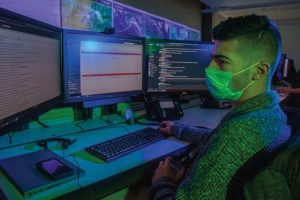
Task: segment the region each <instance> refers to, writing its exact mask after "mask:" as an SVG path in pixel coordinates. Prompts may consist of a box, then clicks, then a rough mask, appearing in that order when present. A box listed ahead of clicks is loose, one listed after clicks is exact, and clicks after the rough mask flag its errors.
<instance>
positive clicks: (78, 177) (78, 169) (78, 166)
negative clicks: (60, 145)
mask: <svg viewBox="0 0 300 200" xmlns="http://www.w3.org/2000/svg"><path fill="white" fill-rule="evenodd" d="M70 156H72V158H73V161H74V162H75V163H76V165H77V170H76V171H77V181H76V184H77V185H78V187H79V188H81V187H82V186H81V185H80V183H79V179H80V165H79V163H78V162H77V160H76V158H75V156H74V154H71V155H70Z"/></svg>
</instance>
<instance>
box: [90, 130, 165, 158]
mask: <svg viewBox="0 0 300 200" xmlns="http://www.w3.org/2000/svg"><path fill="white" fill-rule="evenodd" d="M163 138H164V136H163V135H162V134H161V133H160V132H159V130H158V129H154V128H150V127H148V128H144V129H142V130H138V131H136V132H132V133H130V134H127V135H123V136H121V137H117V138H114V139H112V140H108V141H105V142H101V143H98V144H95V145H92V146H90V147H87V148H85V150H86V151H87V152H89V153H91V154H93V155H95V156H97V157H99V158H101V159H103V160H105V161H111V160H114V159H117V158H119V157H122V156H125V155H127V154H129V153H130V152H132V151H136V150H138V149H141V148H142V147H145V146H147V145H150V144H152V143H154V142H157V141H159V140H162V139H163Z"/></svg>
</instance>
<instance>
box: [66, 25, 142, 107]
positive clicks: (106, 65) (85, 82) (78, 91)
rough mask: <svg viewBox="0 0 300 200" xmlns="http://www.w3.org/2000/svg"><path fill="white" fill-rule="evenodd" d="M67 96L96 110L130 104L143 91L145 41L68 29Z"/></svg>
mask: <svg viewBox="0 0 300 200" xmlns="http://www.w3.org/2000/svg"><path fill="white" fill-rule="evenodd" d="M63 38H64V96H65V101H66V102H67V103H74V102H83V106H84V107H95V106H101V105H108V104H114V103H118V102H122V101H127V100H128V98H130V96H132V95H136V94H137V93H141V92H142V89H143V70H144V60H143V59H144V58H143V57H144V56H143V55H144V40H143V39H142V38H134V37H119V36H112V35H101V34H99V33H94V32H87V31H74V30H65V31H64V33H63Z"/></svg>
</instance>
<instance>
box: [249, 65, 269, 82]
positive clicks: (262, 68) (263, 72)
mask: <svg viewBox="0 0 300 200" xmlns="http://www.w3.org/2000/svg"><path fill="white" fill-rule="evenodd" d="M269 71H270V64H268V63H265V62H261V63H260V64H259V65H258V67H257V68H256V71H255V73H254V74H253V76H252V79H253V80H257V79H260V78H262V77H265V76H267V75H268V73H269Z"/></svg>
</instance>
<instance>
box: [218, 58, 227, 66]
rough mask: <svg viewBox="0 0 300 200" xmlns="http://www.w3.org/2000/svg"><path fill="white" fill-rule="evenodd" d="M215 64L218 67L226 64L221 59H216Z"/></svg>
mask: <svg viewBox="0 0 300 200" xmlns="http://www.w3.org/2000/svg"><path fill="white" fill-rule="evenodd" d="M215 62H216V63H217V64H218V65H224V64H226V63H227V62H226V61H225V60H222V59H216V60H215Z"/></svg>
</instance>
